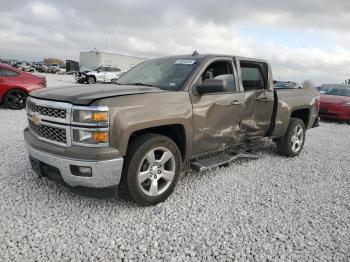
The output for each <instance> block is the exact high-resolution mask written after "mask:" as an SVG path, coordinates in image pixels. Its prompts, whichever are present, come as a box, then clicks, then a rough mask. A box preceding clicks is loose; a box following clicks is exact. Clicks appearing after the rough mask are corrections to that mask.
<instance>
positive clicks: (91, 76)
mask: <svg viewBox="0 0 350 262" xmlns="http://www.w3.org/2000/svg"><path fill="white" fill-rule="evenodd" d="M89 77H92V78H95V80H96V76H94V75H88V76H87V78H89Z"/></svg>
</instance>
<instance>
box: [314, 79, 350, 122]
mask: <svg viewBox="0 0 350 262" xmlns="http://www.w3.org/2000/svg"><path fill="white" fill-rule="evenodd" d="M318 90H319V92H320V95H321V101H320V112H319V114H320V117H321V118H325V119H335V120H342V121H346V122H347V123H348V124H350V85H341V84H328V85H321V86H320V87H319V88H318Z"/></svg>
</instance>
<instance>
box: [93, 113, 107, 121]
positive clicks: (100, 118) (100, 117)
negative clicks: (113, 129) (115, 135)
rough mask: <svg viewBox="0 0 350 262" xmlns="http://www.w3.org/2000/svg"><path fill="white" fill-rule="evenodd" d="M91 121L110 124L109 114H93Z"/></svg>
mask: <svg viewBox="0 0 350 262" xmlns="http://www.w3.org/2000/svg"><path fill="white" fill-rule="evenodd" d="M91 119H92V121H94V122H108V112H92V116H91Z"/></svg>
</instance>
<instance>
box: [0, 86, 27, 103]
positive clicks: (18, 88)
mask: <svg viewBox="0 0 350 262" xmlns="http://www.w3.org/2000/svg"><path fill="white" fill-rule="evenodd" d="M13 90H21V91H23V92H24V93H26V94H27V95H29V92H28V91H27V90H25V89H23V88H22V87H18V86H15V87H11V88H10V89H8V90H7V91H6V92H5V93H4V94H3V96H2V98H1V101H0V102H1V104H4V102H5V101H4V99H5V97H6V95H7V94H8V93H9V92H11V91H13Z"/></svg>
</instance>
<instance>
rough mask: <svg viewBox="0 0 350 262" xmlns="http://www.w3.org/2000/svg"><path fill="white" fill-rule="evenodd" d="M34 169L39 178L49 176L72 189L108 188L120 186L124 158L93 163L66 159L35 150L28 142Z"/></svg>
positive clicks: (27, 146)
mask: <svg viewBox="0 0 350 262" xmlns="http://www.w3.org/2000/svg"><path fill="white" fill-rule="evenodd" d="M26 148H27V152H28V154H29V158H30V161H31V165H32V168H33V169H34V171H35V172H36V173H37V174H38V175H39V176H47V177H49V178H51V179H53V180H56V181H59V182H63V183H64V184H67V185H69V186H71V187H77V186H82V187H91V188H106V187H113V186H116V185H118V184H119V182H120V178H121V174H122V168H123V161H124V159H123V158H122V157H120V158H116V159H110V160H101V161H92V160H80V159H70V158H64V157H62V156H58V155H52V154H50V153H47V152H43V151H40V150H37V149H35V148H34V147H32V146H31V145H30V144H29V143H27V142H26Z"/></svg>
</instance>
